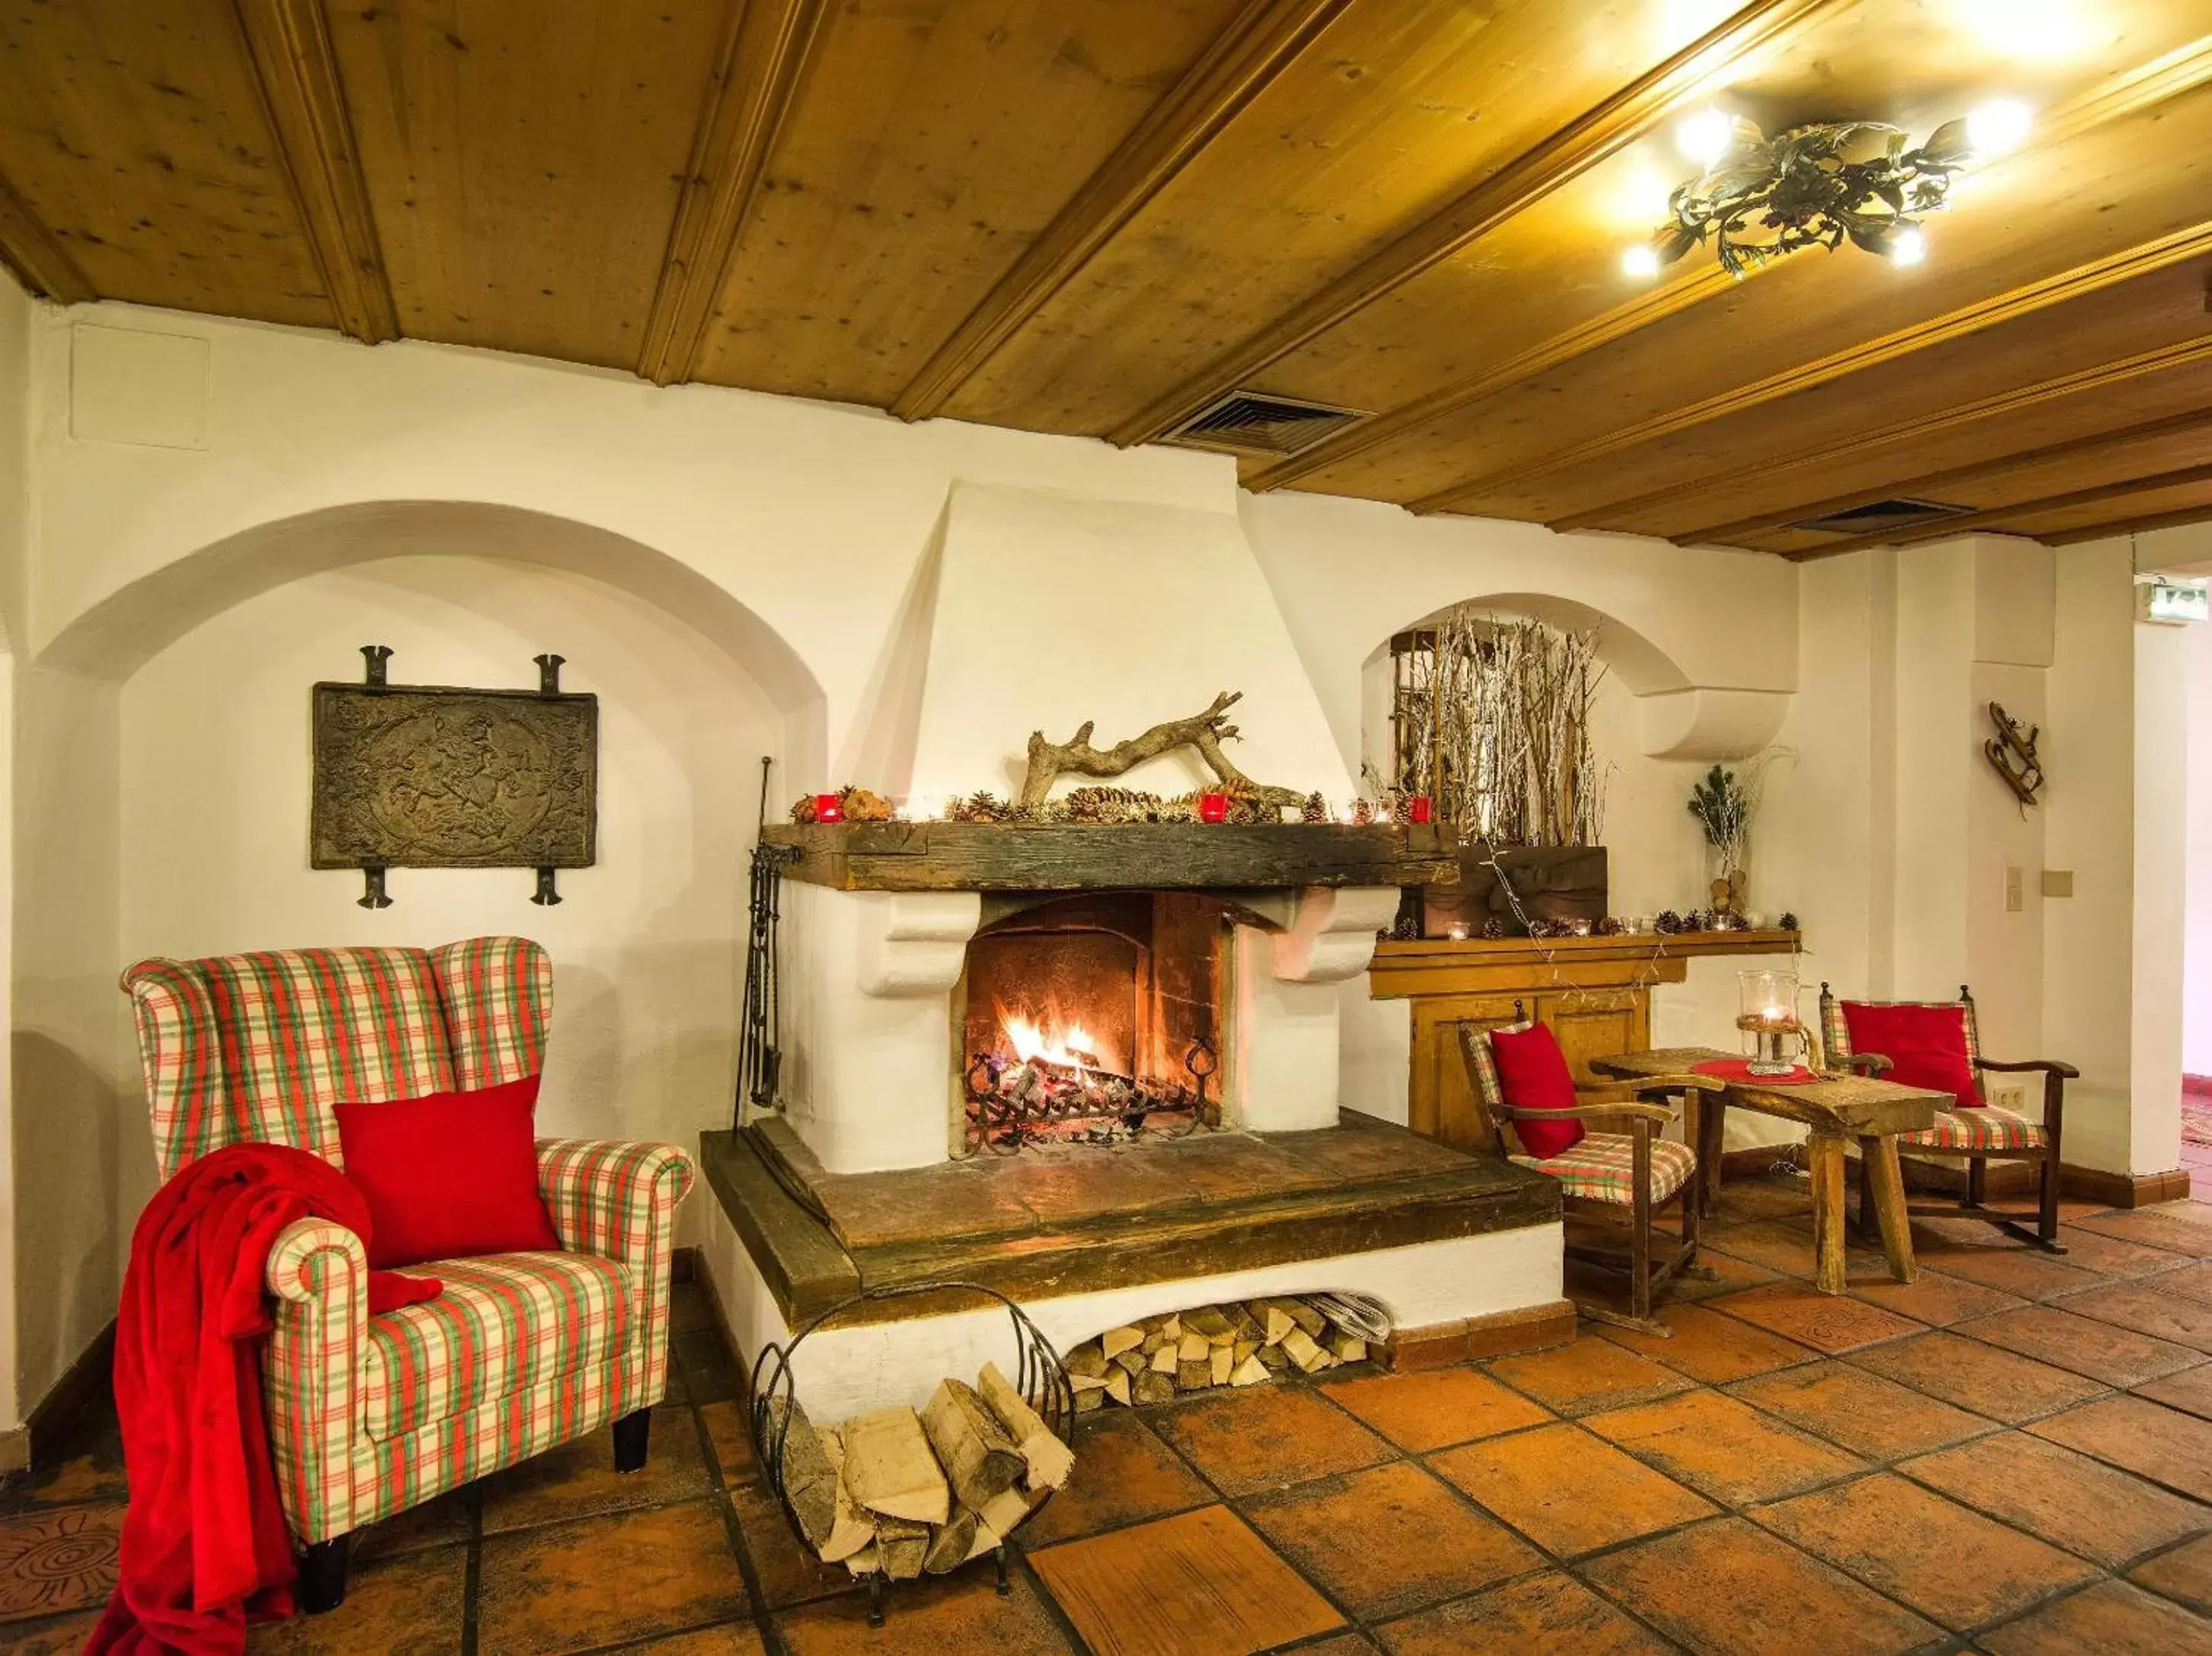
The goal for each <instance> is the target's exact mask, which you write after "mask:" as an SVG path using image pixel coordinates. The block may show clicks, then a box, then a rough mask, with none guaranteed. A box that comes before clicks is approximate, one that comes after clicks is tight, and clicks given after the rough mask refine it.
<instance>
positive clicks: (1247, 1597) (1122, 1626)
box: [1030, 1507, 1344, 1656]
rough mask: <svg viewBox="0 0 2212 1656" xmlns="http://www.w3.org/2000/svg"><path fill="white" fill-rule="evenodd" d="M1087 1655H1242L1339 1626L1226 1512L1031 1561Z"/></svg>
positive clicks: (1122, 1533) (1095, 1539) (1191, 1516)
mask: <svg viewBox="0 0 2212 1656" xmlns="http://www.w3.org/2000/svg"><path fill="white" fill-rule="evenodd" d="M1030 1563H1031V1565H1032V1566H1033V1567H1034V1568H1036V1573H1037V1574H1038V1575H1039V1576H1041V1577H1042V1579H1043V1580H1044V1583H1045V1586H1047V1587H1048V1589H1049V1590H1050V1591H1051V1593H1052V1596H1053V1598H1054V1599H1055V1600H1057V1601H1058V1603H1059V1604H1060V1609H1061V1610H1062V1611H1064V1612H1066V1616H1067V1619H1068V1620H1069V1621H1070V1622H1072V1623H1074V1624H1075V1630H1076V1631H1077V1632H1078V1633H1079V1634H1081V1635H1083V1638H1084V1641H1085V1643H1086V1644H1088V1645H1089V1646H1090V1647H1091V1649H1092V1650H1093V1651H1094V1652H1096V1653H1097V1656H1185V1653H1187V1652H1190V1651H1205V1652H1207V1653H1208V1656H1249V1653H1251V1652H1254V1651H1260V1650H1269V1649H1272V1648H1273V1647H1275V1646H1277V1645H1282V1644H1288V1643H1289V1642H1291V1641H1292V1640H1294V1639H1304V1638H1306V1637H1309V1636H1310V1635H1315V1634H1319V1633H1326V1632H1328V1630H1329V1629H1332V1628H1336V1627H1340V1626H1342V1625H1343V1619H1344V1618H1343V1617H1340V1616H1339V1615H1338V1614H1337V1612H1336V1611H1334V1610H1333V1609H1332V1608H1330V1606H1329V1604H1328V1600H1327V1599H1325V1598H1322V1596H1321V1595H1320V1594H1319V1593H1317V1592H1315V1591H1314V1590H1313V1589H1312V1588H1311V1587H1310V1586H1307V1585H1306V1583H1305V1582H1304V1580H1301V1579H1300V1578H1299V1576H1298V1574H1297V1572H1296V1571H1295V1570H1293V1569H1291V1567H1290V1566H1289V1565H1287V1564H1285V1562H1283V1561H1282V1560H1281V1559H1279V1558H1278V1557H1277V1556H1275V1555H1274V1554H1273V1552H1270V1551H1269V1550H1267V1543H1265V1542H1264V1541H1262V1540H1261V1539H1260V1538H1259V1537H1258V1536H1257V1535H1256V1534H1255V1533H1254V1532H1252V1531H1251V1530H1250V1529H1249V1528H1248V1527H1246V1526H1245V1525H1244V1523H1243V1520H1240V1519H1238V1518H1237V1515H1236V1514H1235V1513H1232V1512H1231V1511H1230V1510H1229V1509H1228V1508H1227V1507H1200V1508H1199V1509H1198V1510H1197V1511H1196V1512H1192V1513H1182V1514H1180V1515H1179V1516H1177V1517H1174V1518H1163V1519H1160V1520H1158V1521H1157V1522H1154V1523H1151V1524H1139V1525H1138V1526H1135V1527H1134V1528H1132V1529H1126V1530H1115V1531H1113V1532H1110V1533H1109V1534H1106V1535H1095V1536H1092V1537H1091V1538H1089V1539H1088V1540H1084V1541H1069V1542H1066V1543H1064V1544H1061V1545H1060V1546H1057V1547H1048V1548H1046V1549H1045V1550H1043V1551H1042V1552H1037V1553H1032V1554H1031V1555H1030Z"/></svg>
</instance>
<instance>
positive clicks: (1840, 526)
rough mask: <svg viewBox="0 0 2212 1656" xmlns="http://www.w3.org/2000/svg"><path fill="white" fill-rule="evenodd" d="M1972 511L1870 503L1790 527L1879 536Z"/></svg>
mask: <svg viewBox="0 0 2212 1656" xmlns="http://www.w3.org/2000/svg"><path fill="white" fill-rule="evenodd" d="M1972 510H1973V507H1970V506H1945V505H1943V504H1942V502H1940V501H1937V500H1871V501H1869V502H1868V503H1867V504H1866V505H1864V506H1855V507H1851V508H1850V510H1849V511H1848V512H1831V513H1829V514H1828V515H1827V516H1826V517H1825V518H1808V519H1805V521H1804V522H1802V523H1796V524H1791V525H1790V527H1791V528H1792V529H1817V530H1820V531H1822V532H1823V533H1826V534H1830V535H1878V534H1880V533H1881V531H1883V530H1885V529H1915V528H1917V527H1918V526H1919V525H1922V524H1932V523H1935V522H1937V521H1938V520H1940V519H1944V518H1955V517H1957V516H1959V515H1960V513H1966V512H1971V511H1972Z"/></svg>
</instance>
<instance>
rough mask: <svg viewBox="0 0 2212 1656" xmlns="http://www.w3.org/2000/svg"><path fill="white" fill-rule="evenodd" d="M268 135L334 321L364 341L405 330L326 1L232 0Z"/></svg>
mask: <svg viewBox="0 0 2212 1656" xmlns="http://www.w3.org/2000/svg"><path fill="white" fill-rule="evenodd" d="M235 9H236V11H237V15H238V22H239V27H240V30H242V31H243V33H244V34H245V37H246V52H247V56H248V57H249V58H250V59H251V60H252V65H253V77H254V82H255V84H256V86H257V87H258V88H259V91H260V94H261V103H262V108H263V112H264V114H265V115H266V116H267V118H268V121H269V131H270V137H271V138H272V139H273V140H274V141H275V143H276V154H277V159H278V160H279V161H280V162H281V163H282V164H283V168H284V173H285V177H286V179H287V181H288V182H289V184H290V185H291V190H292V199H293V202H294V203H295V205H296V206H297V207H298V209H299V212H300V221H301V226H302V227H304V228H305V230H306V232H307V246H308V248H309V250H310V252H312V253H313V256H314V260H315V268H316V270H318V272H319V273H320V275H321V276H322V280H323V291H324V292H325V294H326V295H327V296H328V297H329V299H330V303H331V311H332V312H335V313H336V316H337V325H338V326H339V327H340V328H342V329H343V330H344V331H346V332H347V333H349V334H351V335H352V336H353V337H355V338H356V339H358V340H360V341H362V343H365V344H370V345H374V344H376V343H380V342H381V341H383V340H386V339H397V338H398V337H399V321H398V312H397V311H396V310H395V309H394V307H393V306H392V284H391V282H390V280H389V279H388V277H387V276H386V272H385V268H384V249H383V245H382V243H381V242H380V241H379V240H378V239H377V234H376V215H375V212H374V209H372V208H371V206H370V204H369V198H368V180H367V179H365V178H364V177H363V176H362V167H361V151H360V149H359V148H358V147H357V146H356V144H355V143H354V136H353V121H352V118H350V117H349V115H348V114H347V112H346V103H345V89H344V88H343V85H342V84H341V82H340V81H339V78H338V64H337V51H336V49H335V48H334V47H333V46H332V45H331V30H330V20H329V17H328V16H327V15H326V14H325V12H324V10H323V6H322V0H235Z"/></svg>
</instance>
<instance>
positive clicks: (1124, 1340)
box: [1098, 1327, 1145, 1362]
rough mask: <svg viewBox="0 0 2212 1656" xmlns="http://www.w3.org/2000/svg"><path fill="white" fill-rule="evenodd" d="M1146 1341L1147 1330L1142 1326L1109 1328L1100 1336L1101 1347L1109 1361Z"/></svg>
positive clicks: (1099, 1343)
mask: <svg viewBox="0 0 2212 1656" xmlns="http://www.w3.org/2000/svg"><path fill="white" fill-rule="evenodd" d="M1144 1343H1145V1331H1144V1330H1143V1329H1141V1328H1129V1327H1121V1328H1109V1329H1108V1330H1107V1331H1105V1332H1104V1333H1103V1334H1101V1335H1100V1336H1099V1337H1098V1345H1099V1349H1100V1350H1103V1352H1104V1353H1105V1354H1106V1359H1107V1361H1108V1362H1112V1361H1113V1360H1114V1359H1115V1357H1118V1356H1121V1353H1123V1352H1124V1351H1127V1350H1130V1349H1131V1348H1133V1347H1134V1346H1139V1345H1142V1344H1144Z"/></svg>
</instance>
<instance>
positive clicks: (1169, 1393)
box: [1133, 1368, 1176, 1409]
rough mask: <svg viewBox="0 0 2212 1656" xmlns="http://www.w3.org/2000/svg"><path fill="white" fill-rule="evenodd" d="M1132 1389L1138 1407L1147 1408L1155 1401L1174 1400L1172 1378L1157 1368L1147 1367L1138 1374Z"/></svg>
mask: <svg viewBox="0 0 2212 1656" xmlns="http://www.w3.org/2000/svg"><path fill="white" fill-rule="evenodd" d="M1133 1389H1134V1391H1135V1392H1136V1397H1137V1406H1138V1407H1139V1408H1140V1409H1142V1408H1147V1407H1149V1406H1150V1405H1152V1404H1155V1403H1172V1402H1174V1401H1175V1394H1176V1383H1175V1381H1174V1380H1173V1379H1172V1378H1170V1376H1168V1375H1166V1374H1161V1373H1159V1372H1158V1370H1157V1369H1152V1368H1147V1369H1146V1371H1145V1372H1144V1373H1143V1374H1139V1375H1138V1376H1137V1379H1136V1383H1135V1386H1134V1387H1133Z"/></svg>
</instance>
